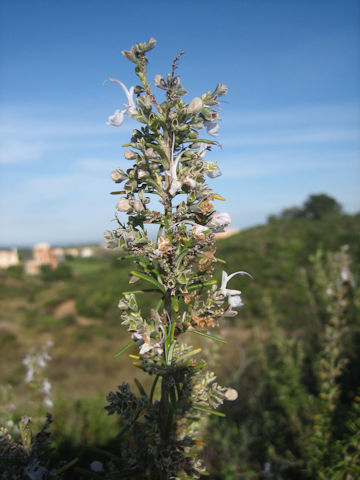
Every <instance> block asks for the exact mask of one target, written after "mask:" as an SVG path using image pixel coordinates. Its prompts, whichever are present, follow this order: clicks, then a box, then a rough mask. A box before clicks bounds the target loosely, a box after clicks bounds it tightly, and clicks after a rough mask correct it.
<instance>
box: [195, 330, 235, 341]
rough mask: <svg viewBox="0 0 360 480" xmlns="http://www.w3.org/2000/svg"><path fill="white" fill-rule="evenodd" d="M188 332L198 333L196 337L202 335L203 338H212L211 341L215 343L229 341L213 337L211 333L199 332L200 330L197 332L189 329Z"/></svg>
mask: <svg viewBox="0 0 360 480" xmlns="http://www.w3.org/2000/svg"><path fill="white" fill-rule="evenodd" d="M188 332H192V333H196V335H200V336H201V337H206V338H210V340H214V341H215V342H219V343H227V341H226V340H223V339H222V338H219V337H215V335H211V334H210V333H204V332H199V330H195V329H194V328H189V329H188Z"/></svg>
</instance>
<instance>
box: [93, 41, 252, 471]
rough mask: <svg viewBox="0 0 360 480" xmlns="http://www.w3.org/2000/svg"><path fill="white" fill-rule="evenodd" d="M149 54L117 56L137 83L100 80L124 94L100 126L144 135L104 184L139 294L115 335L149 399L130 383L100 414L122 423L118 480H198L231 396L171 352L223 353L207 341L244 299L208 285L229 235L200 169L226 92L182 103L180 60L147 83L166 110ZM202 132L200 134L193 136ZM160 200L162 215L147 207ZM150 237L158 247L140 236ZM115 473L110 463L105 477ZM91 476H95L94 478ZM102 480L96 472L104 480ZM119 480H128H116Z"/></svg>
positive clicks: (136, 50) (206, 168)
mask: <svg viewBox="0 0 360 480" xmlns="http://www.w3.org/2000/svg"><path fill="white" fill-rule="evenodd" d="M155 45H156V41H155V40H154V39H153V38H151V39H150V40H149V41H148V42H145V43H137V44H136V45H135V46H134V47H132V48H131V49H130V50H129V51H124V52H123V55H124V56H125V57H126V58H127V59H129V60H130V61H131V62H133V63H134V64H135V73H136V75H137V77H138V78H139V80H140V84H139V85H136V86H135V87H131V88H130V89H127V87H126V86H125V85H124V84H123V83H122V82H121V81H119V80H117V79H114V78H109V81H110V82H115V83H117V84H119V85H120V87H121V88H122V89H123V90H124V93H125V95H126V97H127V104H125V105H124V108H123V109H118V110H116V111H115V113H114V114H113V115H111V116H110V117H109V119H108V122H107V123H108V124H109V125H112V126H116V127H119V126H121V124H122V123H123V121H124V117H125V115H128V116H130V117H132V118H133V119H135V120H137V121H138V122H139V123H140V124H141V126H140V127H139V129H135V130H134V131H133V132H132V135H131V140H130V142H129V143H128V144H126V145H124V147H125V148H126V151H125V153H124V155H125V159H127V160H129V161H132V162H133V163H132V165H131V167H130V168H129V169H127V170H126V171H124V170H123V169H120V168H118V169H116V170H114V171H113V172H112V173H111V178H112V179H113V180H114V182H115V183H117V184H122V182H124V185H123V187H120V188H121V189H119V190H118V191H116V192H112V193H113V194H117V195H121V196H120V199H119V201H118V203H117V206H116V208H117V210H118V212H126V213H127V214H128V220H127V222H122V221H121V219H120V218H119V216H118V214H116V215H115V218H116V221H117V227H116V228H115V229H114V230H113V231H107V232H105V238H106V240H107V242H108V246H109V247H121V248H123V249H126V251H127V253H128V254H127V255H126V257H125V258H131V259H133V260H134V262H135V265H136V267H135V268H134V269H133V270H132V271H131V278H130V284H133V283H135V282H137V281H139V284H141V285H142V286H141V287H139V288H134V289H133V290H130V291H127V292H123V297H122V298H121V300H120V302H119V308H120V310H121V311H122V314H121V318H122V324H123V325H125V326H126V327H127V328H128V331H129V332H130V333H131V337H132V339H131V341H130V342H129V343H128V344H127V345H125V346H124V347H123V348H122V349H121V350H120V352H118V354H121V353H123V352H125V351H126V350H127V349H128V348H130V347H131V346H132V345H134V344H137V346H138V348H139V351H138V354H136V355H129V356H130V357H131V358H132V359H133V360H134V362H133V364H134V365H135V366H136V367H137V368H139V369H141V370H143V371H144V372H146V373H148V374H149V375H152V376H153V377H154V381H153V385H152V388H151V390H150V392H146V391H145V389H144V388H143V386H142V385H141V384H140V382H138V381H137V380H136V384H137V386H138V389H139V392H140V396H138V397H137V396H136V395H135V394H134V393H132V392H131V391H130V387H129V385H128V384H122V385H121V386H120V387H119V390H118V391H117V392H112V393H110V394H109V395H108V397H107V400H108V402H109V404H108V405H107V406H106V407H105V408H106V409H107V411H108V413H109V414H113V413H117V414H118V415H120V416H121V417H122V418H123V419H125V420H126V424H125V427H124V429H123V431H122V432H121V435H120V437H121V458H122V465H124V462H125V464H126V468H127V470H125V471H124V470H122V475H125V474H126V472H128V476H129V478H134V476H135V475H136V478H139V479H140V478H144V479H145V478H146V479H152V480H158V479H159V480H160V479H161V480H165V479H174V478H179V479H188V478H199V476H200V474H201V473H203V472H204V470H205V469H204V466H203V464H202V462H201V460H199V458H198V454H199V449H200V448H201V445H202V442H201V441H200V440H199V439H198V430H199V428H198V427H199V422H200V419H201V417H202V416H203V415H209V414H215V415H220V416H223V414H222V413H220V412H217V411H216V409H217V407H218V406H219V405H221V404H222V403H223V401H224V400H225V399H228V400H235V399H236V398H237V393H236V391H235V390H233V389H230V388H225V387H222V386H220V385H219V384H218V383H217V382H216V381H215V380H216V377H215V375H214V373H212V372H209V371H206V370H205V367H206V362H205V361H204V360H203V359H202V358H201V357H200V352H201V348H194V347H192V346H191V345H187V344H185V343H183V342H181V341H180V337H181V336H182V335H183V334H184V333H191V334H193V335H194V336H196V335H200V336H203V337H207V338H210V339H212V340H215V341H217V342H223V343H225V342H224V340H223V339H221V338H218V337H216V336H214V335H212V334H210V333H209V332H208V329H209V328H213V327H217V326H218V325H219V322H220V321H221V319H223V318H224V317H233V316H235V315H236V314H237V312H236V311H235V310H234V308H237V307H240V306H242V301H241V292H240V291H238V290H230V289H228V282H229V281H230V280H231V279H232V278H233V277H234V276H235V275H243V274H245V272H236V273H233V274H231V275H228V274H227V273H226V272H223V274H222V283H221V286H220V287H219V286H218V284H217V281H216V280H214V279H213V278H212V276H213V270H214V263H215V262H217V261H220V262H221V260H220V259H218V258H216V257H215V252H216V248H215V233H216V232H219V231H223V229H224V228H225V227H226V226H228V225H229V224H230V221H231V219H230V216H229V214H228V213H223V212H218V211H216V210H215V209H214V205H213V201H214V199H218V200H224V199H223V198H222V197H221V196H219V195H217V194H215V193H214V192H213V190H212V189H211V188H210V187H209V186H208V185H207V184H206V183H205V177H206V175H207V176H209V177H210V178H215V177H217V176H219V175H221V172H220V170H219V168H218V165H217V163H216V162H208V161H206V160H205V154H206V153H207V152H208V151H209V150H211V148H212V147H213V146H217V145H219V144H218V143H217V142H216V141H215V140H210V139H208V138H206V137H207V134H208V135H210V136H213V137H216V136H217V135H218V130H219V120H220V117H219V113H218V111H217V110H216V107H217V105H218V98H219V97H221V96H223V95H225V94H226V93H227V87H226V86H225V85H222V84H219V85H217V87H216V88H215V90H214V91H213V92H212V93H210V92H207V93H204V94H203V95H202V96H201V97H195V98H194V99H192V100H191V102H190V103H186V102H185V101H184V100H183V99H182V97H183V96H184V95H185V94H186V93H187V92H186V90H185V89H184V88H183V86H182V85H181V81H180V78H179V76H177V75H176V74H175V72H176V68H177V63H178V60H179V58H180V56H181V55H182V54H183V52H180V54H179V55H178V56H177V57H176V58H175V59H174V61H173V63H172V69H171V73H169V74H168V75H167V76H166V77H165V78H164V77H162V76H161V75H160V74H158V75H156V76H155V78H154V84H155V86H156V87H157V88H158V89H160V90H162V91H163V94H164V97H165V98H164V101H162V102H161V103H160V102H159V101H158V100H157V99H156V97H155V95H154V93H153V91H152V90H151V87H150V84H149V82H148V80H147V76H146V73H147V71H146V69H147V63H148V60H147V57H146V54H147V52H148V51H149V50H151V49H152V48H153V47H154V46H155ZM203 130H205V131H206V133H205V134H200V133H199V131H203ZM154 198H157V200H158V203H157V204H158V205H159V204H160V206H161V211H158V210H155V209H154V207H153V206H152V205H153V204H154V203H155V202H154V201H153V199H154ZM149 224H155V225H157V226H158V229H157V236H156V239H152V238H150V236H149V235H148V232H147V230H146V226H147V225H149ZM149 292H151V293H152V294H153V295H154V298H157V304H156V305H154V307H153V308H152V309H151V310H150V311H149V312H146V311H143V310H142V309H141V306H140V304H139V300H138V297H139V295H142V294H144V295H147V294H148V293H149ZM109 468H110V469H112V471H114V469H115V470H116V467H115V466H114V464H113V463H112V466H110V467H109ZM98 471H100V469H98ZM104 473H105V472H104ZM121 478H127V477H125V476H122V477H121Z"/></svg>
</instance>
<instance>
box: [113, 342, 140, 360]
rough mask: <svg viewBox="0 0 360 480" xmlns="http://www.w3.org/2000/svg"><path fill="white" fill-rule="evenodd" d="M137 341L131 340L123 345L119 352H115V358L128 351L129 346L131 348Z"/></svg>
mask: <svg viewBox="0 0 360 480" xmlns="http://www.w3.org/2000/svg"><path fill="white" fill-rule="evenodd" d="M135 343H136V340H131V341H130V342H129V343H127V344H126V345H125V346H124V347H122V349H121V350H119V351H118V352H117V353H115V355H114V358H117V357H119V356H120V355H121V354H122V353H124V352H126V350H127V349H128V348H130V347H131V346H132V345H134V344H135Z"/></svg>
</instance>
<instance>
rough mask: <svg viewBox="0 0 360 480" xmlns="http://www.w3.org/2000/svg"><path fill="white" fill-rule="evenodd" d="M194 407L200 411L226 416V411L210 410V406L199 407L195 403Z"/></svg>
mask: <svg viewBox="0 0 360 480" xmlns="http://www.w3.org/2000/svg"><path fill="white" fill-rule="evenodd" d="M193 408H195V410H199V411H200V412H204V413H209V414H210V415H216V416H217V417H226V415H225V413H222V412H217V411H216V410H210V409H209V408H204V407H199V406H197V405H193Z"/></svg>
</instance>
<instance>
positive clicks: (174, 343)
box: [166, 341, 176, 365]
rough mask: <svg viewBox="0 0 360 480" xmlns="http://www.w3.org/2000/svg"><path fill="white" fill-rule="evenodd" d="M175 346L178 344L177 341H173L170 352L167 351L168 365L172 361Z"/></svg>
mask: <svg viewBox="0 0 360 480" xmlns="http://www.w3.org/2000/svg"><path fill="white" fill-rule="evenodd" d="M175 346H176V341H174V342H172V343H171V345H170V346H169V349H168V352H167V355H166V357H167V364H168V365H170V363H171V361H172V357H173V354H174V349H175Z"/></svg>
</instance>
